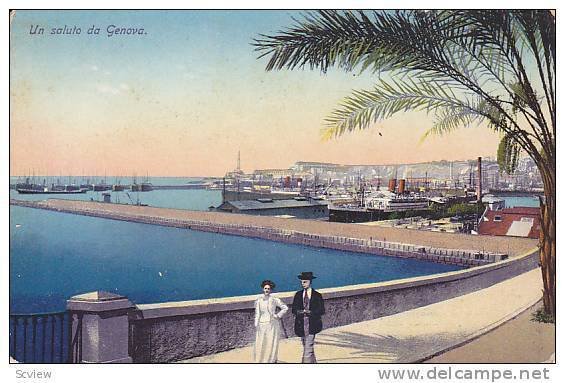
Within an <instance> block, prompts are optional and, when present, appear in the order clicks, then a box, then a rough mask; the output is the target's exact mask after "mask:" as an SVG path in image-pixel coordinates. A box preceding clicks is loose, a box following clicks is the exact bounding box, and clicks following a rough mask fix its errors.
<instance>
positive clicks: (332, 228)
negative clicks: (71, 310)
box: [10, 199, 537, 260]
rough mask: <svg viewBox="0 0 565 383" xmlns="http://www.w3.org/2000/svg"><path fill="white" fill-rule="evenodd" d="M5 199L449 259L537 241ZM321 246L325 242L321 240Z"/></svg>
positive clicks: (514, 249) (514, 250) (517, 249)
mask: <svg viewBox="0 0 565 383" xmlns="http://www.w3.org/2000/svg"><path fill="white" fill-rule="evenodd" d="M10 204H11V205H15V206H24V207H31V208H39V209H47V210H52V211H58V212H64V213H71V214H79V215H88V216H94V217H100V218H108V219H116V220H122V221H131V222H140V223H148V224H155V225H162V226H173V227H181V228H190V229H193V230H202V231H212V232H219V233H223V234H232V235H242V236H249V237H261V238H265V239H271V240H278V239H280V238H279V237H281V234H282V236H283V237H290V236H291V234H293V233H294V234H296V233H298V234H300V243H301V244H305V245H312V246H316V245H317V244H319V243H320V242H321V241H322V242H323V239H325V238H330V237H335V238H331V239H332V242H336V241H337V242H344V243H343V245H346V246H342V247H343V248H344V249H345V250H351V251H363V249H362V248H363V247H364V246H363V244H367V243H369V244H371V245H375V246H377V247H383V248H390V250H391V251H392V250H394V246H392V245H391V244H397V246H396V247H398V248H399V249H400V250H402V246H404V244H410V245H412V246H413V247H412V249H406V248H405V250H415V249H416V248H417V247H418V246H424V247H426V248H427V249H428V250H431V251H432V252H433V251H434V250H435V249H438V251H437V253H438V255H441V256H444V260H448V258H449V256H450V255H451V254H449V253H448V252H446V251H447V250H441V249H462V250H465V251H467V252H481V253H485V252H489V253H493V254H508V255H509V256H513V255H518V254H522V253H524V252H525V251H528V250H530V249H531V248H533V247H535V246H536V245H537V240H535V239H529V238H514V237H494V236H480V237H478V236H476V235H468V234H456V233H438V232H429V231H418V230H410V229H400V228H394V227H375V226H366V225H359V224H350V223H338V222H327V221H319V220H306V219H296V218H279V217H268V216H252V215H245V214H233V213H221V212H207V211H193V210H181V209H169V208H159V207H149V206H135V205H125V204H112V203H102V202H93V201H73V200H63V199H47V200H44V201H23V200H16V199H11V200H10ZM270 234H272V235H270ZM294 243H296V242H294ZM407 246H408V245H407ZM322 247H324V246H323V245H322ZM419 250H421V249H419ZM453 251H455V250H453ZM427 254H428V255H429V254H430V252H429V251H428V253H427ZM391 255H394V254H391ZM453 255H454V254H453ZM432 260H433V259H432Z"/></svg>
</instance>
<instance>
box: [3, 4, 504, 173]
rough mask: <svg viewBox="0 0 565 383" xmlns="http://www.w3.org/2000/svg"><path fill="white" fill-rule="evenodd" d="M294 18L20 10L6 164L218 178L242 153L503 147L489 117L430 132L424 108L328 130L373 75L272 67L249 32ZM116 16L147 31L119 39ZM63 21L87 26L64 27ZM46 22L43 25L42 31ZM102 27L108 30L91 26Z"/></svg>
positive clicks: (280, 155) (290, 155)
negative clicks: (331, 134) (334, 132)
mask: <svg viewBox="0 0 565 383" xmlns="http://www.w3.org/2000/svg"><path fill="white" fill-rule="evenodd" d="M292 17H298V18H300V12H297V11H196V10H193V11H18V12H17V13H16V15H15V17H14V19H13V21H12V24H11V39H10V174H11V175H29V174H32V173H33V174H36V175H38V174H44V175H45V174H46V175H104V174H107V175H122V176H127V177H129V176H132V175H134V174H137V175H146V174H148V175H150V176H187V177H196V176H222V175H223V174H225V173H226V172H227V171H230V170H233V169H234V168H235V166H236V162H237V153H238V151H240V152H241V167H242V169H243V170H244V171H246V172H250V171H253V170H255V169H265V168H288V167H289V166H291V165H292V164H293V163H294V162H296V161H320V162H332V163H340V164H392V163H415V162H424V161H433V160H461V159H472V158H476V157H477V156H495V154H496V148H497V145H498V135H497V133H494V132H492V131H490V130H488V129H487V128H486V127H473V128H465V129H460V130H459V131H457V132H454V133H451V134H449V135H445V136H442V137H432V138H428V139H427V140H426V141H424V142H423V143H420V137H421V136H422V134H423V133H424V132H425V131H426V130H427V129H429V128H430V127H431V126H432V123H433V117H432V116H427V115H426V114H425V113H423V112H407V113H405V114H402V115H397V116H395V117H394V118H391V119H388V120H385V121H380V122H377V123H376V124H375V125H374V126H373V127H372V128H370V129H368V130H365V131H358V132H355V133H350V134H346V135H344V136H342V137H341V138H338V139H333V140H330V141H322V139H321V134H320V130H321V129H322V128H323V127H324V118H325V117H326V116H328V115H329V114H330V113H331V111H332V110H333V109H334V108H335V107H336V106H337V105H338V103H339V102H340V100H342V99H343V98H344V97H346V96H347V95H349V94H350V93H351V91H352V90H354V89H368V88H370V87H371V86H372V84H374V83H375V82H376V78H375V76H374V75H370V74H369V73H363V74H361V75H359V74H357V73H345V72H343V71H340V70H330V71H329V72H328V73H327V74H321V73H320V72H319V71H311V70H309V69H306V70H294V71H286V70H284V71H276V72H266V71H265V66H266V63H267V59H265V58H264V59H258V58H257V57H258V54H257V53H256V52H254V51H253V46H252V45H251V43H252V41H253V38H257V37H258V36H259V34H261V33H263V34H273V33H276V32H277V31H280V30H282V29H284V28H285V27H288V26H290V25H292V24H293V20H292ZM112 25H113V26H116V27H118V28H122V27H123V28H135V29H137V30H138V31H139V30H140V29H143V30H142V33H141V34H135V35H112V36H109V35H108V29H107V28H108V26H112ZM65 27H66V30H67V31H71V32H72V31H73V29H74V31H75V32H76V28H80V29H81V33H80V34H57V32H58V30H57V29H58V28H61V29H62V28H65ZM91 27H94V28H93V29H91ZM40 28H43V30H44V33H43V34H39V33H33V32H39V30H40ZM95 28H99V33H98V34H94V33H90V34H89V33H88V31H89V29H91V32H92V31H95ZM111 28H112V27H111ZM53 29H55V30H53ZM51 32H55V33H54V34H51ZM379 133H381V134H382V136H381V135H379Z"/></svg>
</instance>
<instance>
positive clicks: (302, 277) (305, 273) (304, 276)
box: [298, 271, 316, 281]
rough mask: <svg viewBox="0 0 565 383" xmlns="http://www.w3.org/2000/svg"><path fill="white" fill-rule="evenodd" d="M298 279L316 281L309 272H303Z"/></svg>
mask: <svg viewBox="0 0 565 383" xmlns="http://www.w3.org/2000/svg"><path fill="white" fill-rule="evenodd" d="M298 279H300V280H301V281H303V280H306V279H308V280H312V279H316V277H315V276H314V273H313V272H311V271H303V272H302V273H301V274H300V275H299V276H298Z"/></svg>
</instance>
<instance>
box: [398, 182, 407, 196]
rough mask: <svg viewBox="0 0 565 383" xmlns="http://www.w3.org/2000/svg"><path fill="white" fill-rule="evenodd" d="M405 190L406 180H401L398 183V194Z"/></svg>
mask: <svg viewBox="0 0 565 383" xmlns="http://www.w3.org/2000/svg"><path fill="white" fill-rule="evenodd" d="M405 188H406V180H405V179H401V180H399V181H398V194H404V189H405Z"/></svg>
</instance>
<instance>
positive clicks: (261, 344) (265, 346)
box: [253, 320, 281, 363]
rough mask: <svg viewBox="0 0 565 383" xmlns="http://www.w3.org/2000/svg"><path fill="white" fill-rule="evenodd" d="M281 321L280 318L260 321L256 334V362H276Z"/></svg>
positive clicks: (254, 354)
mask: <svg viewBox="0 0 565 383" xmlns="http://www.w3.org/2000/svg"><path fill="white" fill-rule="evenodd" d="M280 333H281V330H280V323H279V321H278V320H272V321H270V322H264V323H259V325H258V326H257V333H256V334H255V347H254V348H253V359H254V360H255V363H276V362H277V355H278V352H279V340H280Z"/></svg>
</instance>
